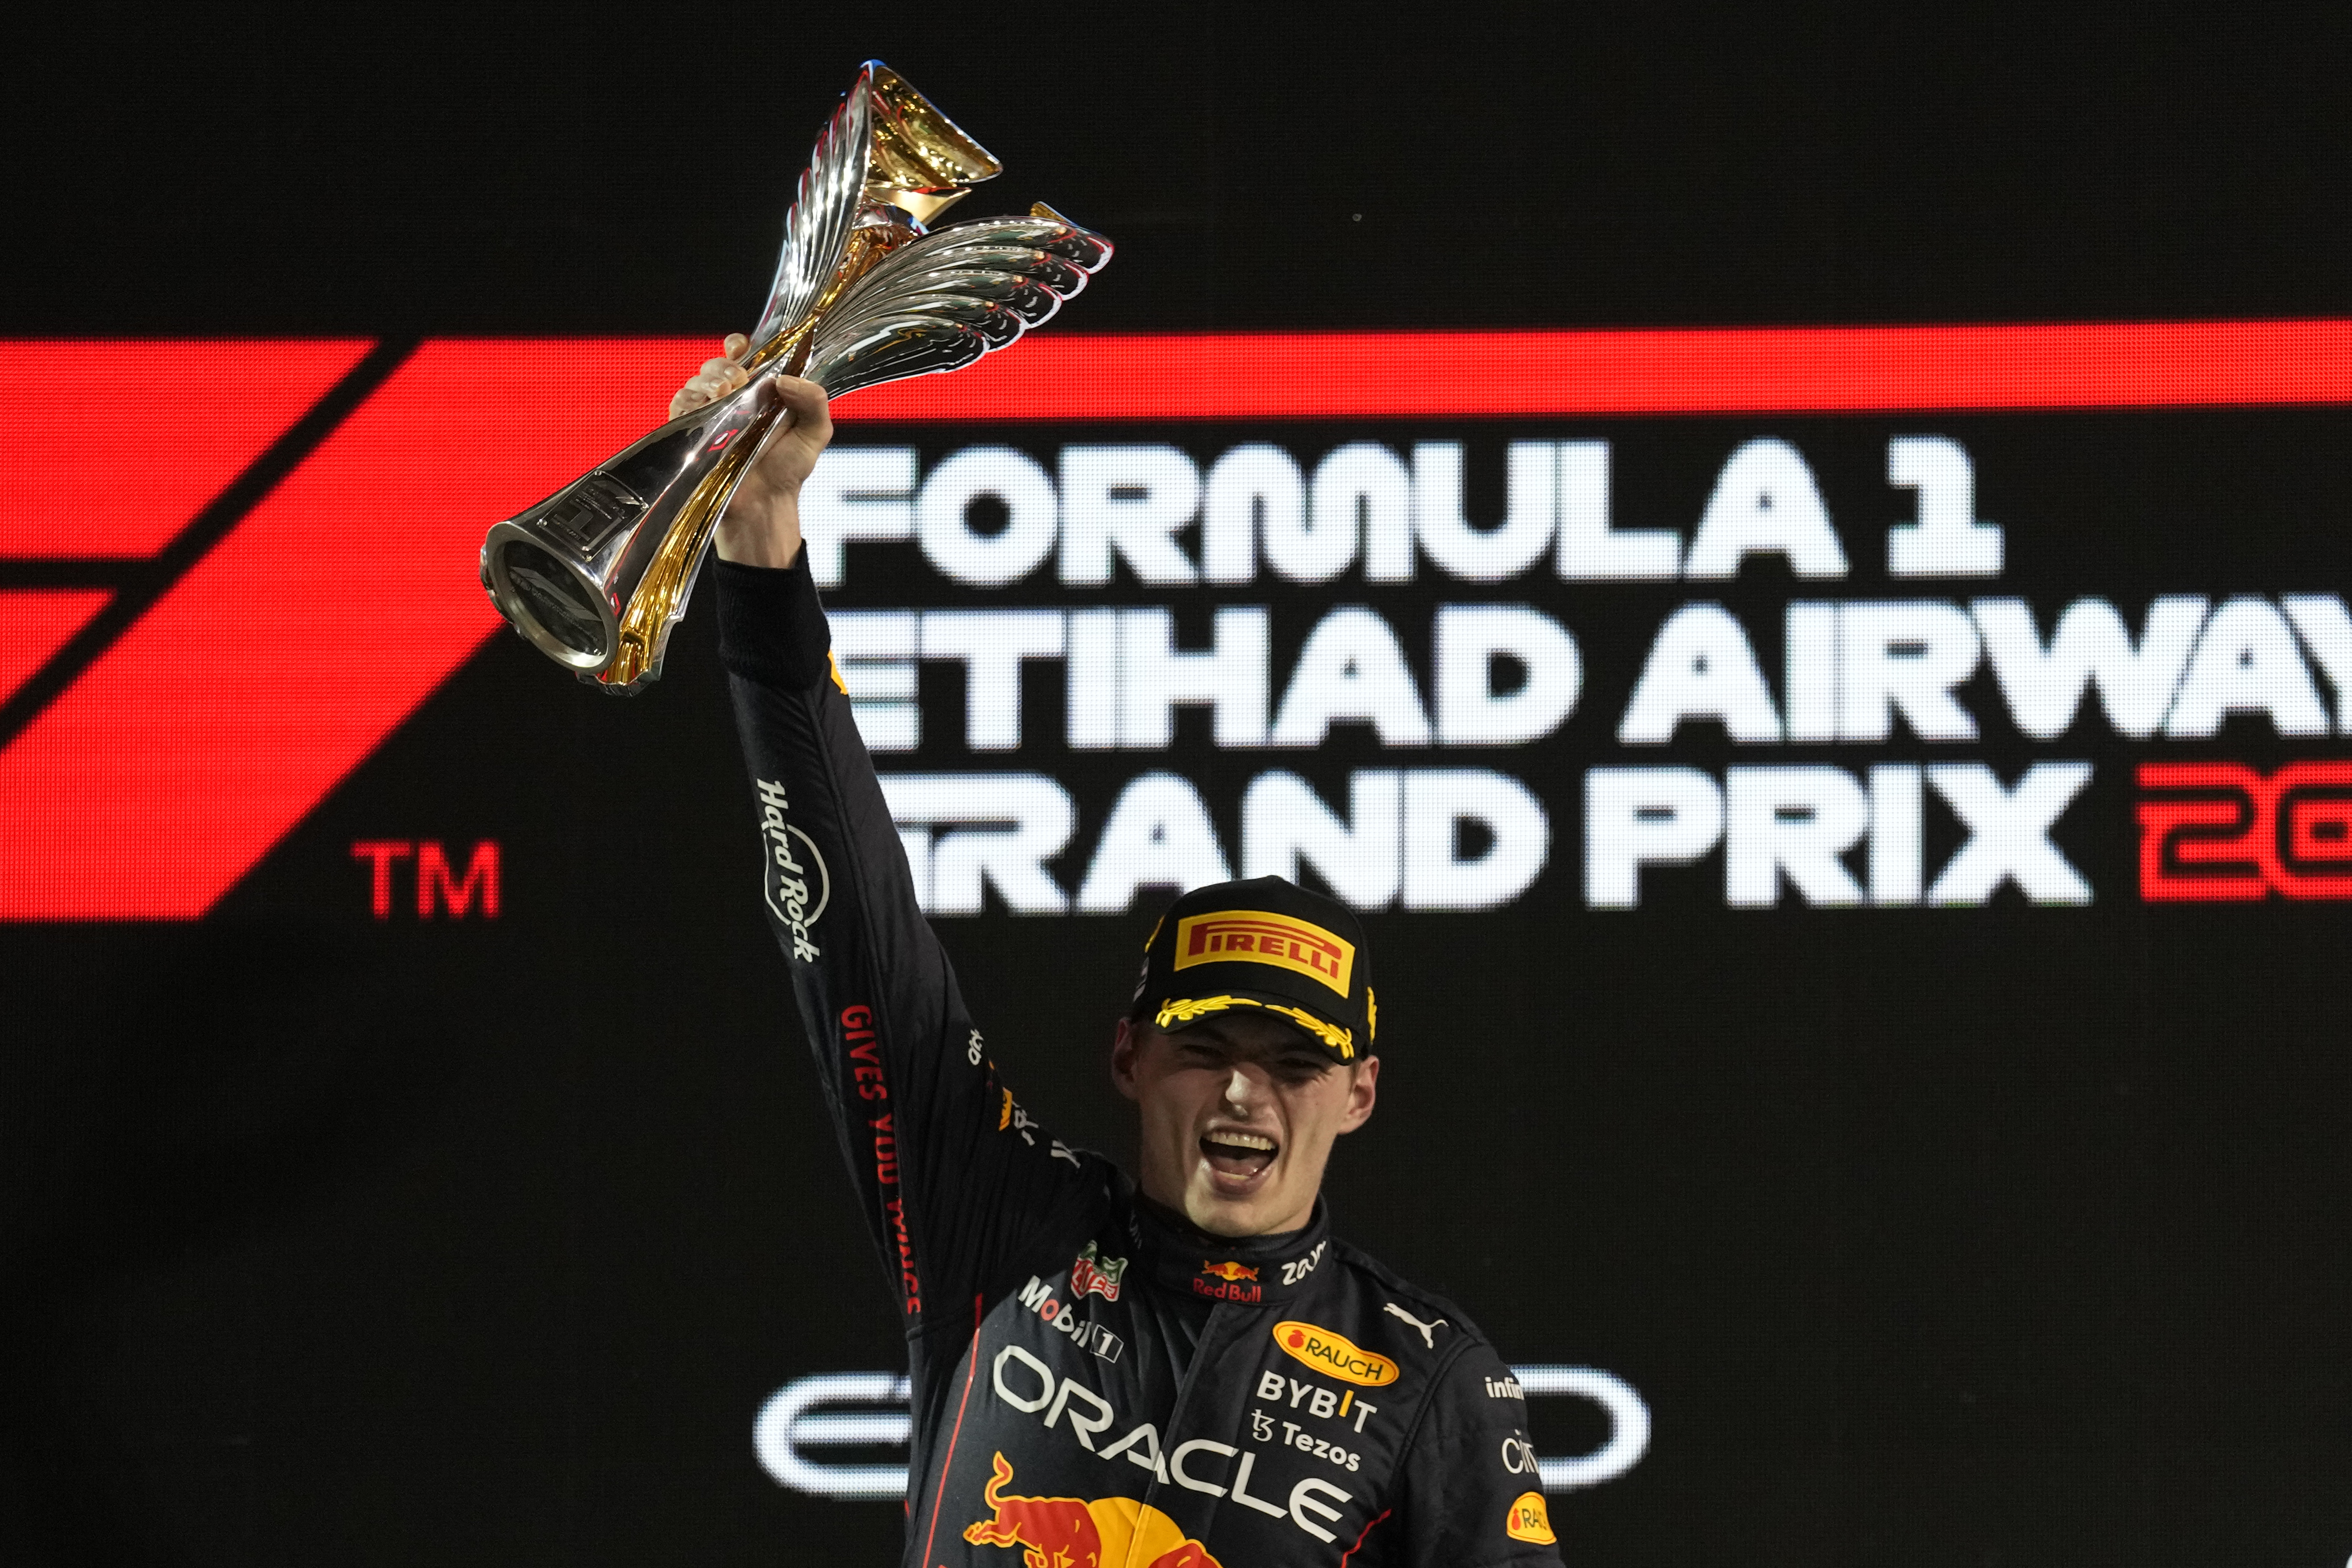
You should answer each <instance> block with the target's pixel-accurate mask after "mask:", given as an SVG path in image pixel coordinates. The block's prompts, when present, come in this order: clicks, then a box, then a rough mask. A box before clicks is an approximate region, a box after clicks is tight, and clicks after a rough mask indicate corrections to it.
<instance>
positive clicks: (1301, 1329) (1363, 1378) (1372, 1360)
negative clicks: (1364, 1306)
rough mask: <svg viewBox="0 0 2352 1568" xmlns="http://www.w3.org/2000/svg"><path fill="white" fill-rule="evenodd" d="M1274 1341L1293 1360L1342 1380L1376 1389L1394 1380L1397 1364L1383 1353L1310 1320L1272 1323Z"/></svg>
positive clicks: (1395, 1378)
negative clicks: (1319, 1326)
mask: <svg viewBox="0 0 2352 1568" xmlns="http://www.w3.org/2000/svg"><path fill="white" fill-rule="evenodd" d="M1274 1342H1275V1343H1276V1344H1278V1345H1280V1346H1281V1347H1282V1348H1283V1351H1284V1352H1285V1353H1286V1354H1287V1355H1289V1356H1290V1357H1291V1359H1293V1360H1294V1361H1302V1362H1305V1363H1307V1365H1308V1366H1311V1367H1313V1368H1314V1369H1315V1370H1316V1371H1318V1372H1320V1373H1327V1374H1328V1375H1329V1376H1332V1377H1336V1378H1339V1380H1340V1381H1341V1382H1343V1383H1353V1384H1360V1385H1361V1386H1363V1387H1365V1388H1379V1387H1381V1385H1383V1384H1391V1383H1394V1382H1395V1381H1396V1380H1397V1363H1394V1362H1392V1361H1391V1360H1389V1358H1388V1357H1386V1356H1384V1355H1380V1354H1378V1353H1376V1352H1371V1351H1368V1350H1364V1349H1362V1348H1361V1347H1360V1346H1359V1345H1357V1343H1356V1342H1354V1341H1353V1340H1350V1339H1349V1338H1348V1337H1347V1336H1346V1335H1345V1334H1335V1333H1333V1332H1332V1331H1330V1330H1328V1329H1318V1328H1317V1327H1316V1326H1315V1325H1314V1324H1312V1323H1298V1322H1280V1323H1276V1324H1275V1325H1274Z"/></svg>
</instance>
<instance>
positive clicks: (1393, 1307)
mask: <svg viewBox="0 0 2352 1568" xmlns="http://www.w3.org/2000/svg"><path fill="white" fill-rule="evenodd" d="M1387 1311H1388V1314H1389V1316H1391V1317H1392V1318H1402V1319H1403V1320H1404V1321H1406V1322H1408V1323H1411V1324H1412V1326H1413V1327H1414V1328H1416V1329H1419V1330H1420V1331H1421V1342H1422V1344H1423V1346H1424V1347H1425V1348H1427V1349H1429V1350H1435V1349H1436V1348H1437V1341H1436V1339H1435V1338H1434V1337H1433V1335H1432V1334H1431V1332H1430V1331H1431V1330H1433V1329H1440V1328H1444V1326H1445V1320H1444V1319H1443V1318H1440V1319H1438V1320H1437V1321H1435V1322H1433V1323H1424V1322H1423V1321H1421V1320H1420V1319H1419V1318H1416V1317H1414V1316H1413V1315H1412V1313H1411V1312H1408V1311H1406V1310H1404V1309H1403V1308H1402V1307H1400V1306H1398V1305H1397V1304H1396V1303H1395V1302H1394V1301H1391V1302H1390V1303H1389V1304H1388V1308H1387Z"/></svg>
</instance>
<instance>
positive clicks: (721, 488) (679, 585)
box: [598, 348, 807, 688]
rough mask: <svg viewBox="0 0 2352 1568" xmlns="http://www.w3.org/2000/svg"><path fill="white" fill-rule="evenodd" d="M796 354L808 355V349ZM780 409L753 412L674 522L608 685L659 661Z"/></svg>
mask: <svg viewBox="0 0 2352 1568" xmlns="http://www.w3.org/2000/svg"><path fill="white" fill-rule="evenodd" d="M797 357H799V358H802V359H805V358H806V357H807V351H806V350H805V348H803V350H802V351H801V353H800V354H799V355H798V356H797ZM782 412H783V404H782V401H781V400H780V399H777V398H775V397H774V396H773V395H772V393H771V395H770V397H769V399H768V401H767V405H766V406H765V407H763V408H761V410H759V412H757V413H755V414H754V415H752V416H751V420H750V421H749V422H748V423H747V424H745V426H743V429H742V432H741V434H740V435H739V436H737V437H736V438H735V440H734V442H733V443H732V444H731V445H730V447H728V449H727V451H726V452H725V454H724V455H722V456H721V457H720V458H719V461H718V462H717V463H715V464H713V465H712V466H711V468H710V471H709V472H708V473H706V474H704V475H703V476H702V479H701V480H700V482H698V484H697V485H696V486H695V487H694V492H693V493H692V494H691V495H689V496H688V497H687V499H686V500H685V502H684V504H682V505H681V506H680V507H679V508H678V510H677V516H676V517H674V518H672V519H671V520H670V525H669V530H668V531H667V532H666V533H665V534H664V535H663V536H662V542H661V545H660V548H658V549H657V550H656V551H655V552H654V558H653V560H652V562H651V563H649V564H648V565H647V566H646V572H645V575H644V576H643V577H641V578H639V579H638V581H637V588H636V592H635V593H634V594H632V595H629V602H628V604H627V605H626V606H625V608H624V610H623V612H622V615H621V635H620V643H619V649H618V651H617V652H616V653H615V654H614V658H613V663H612V665H611V667H610V668H607V669H605V670H604V672H603V673H602V674H601V675H600V676H599V677H598V679H599V680H600V681H602V682H603V683H604V685H605V686H608V687H613V688H625V687H628V686H631V685H634V684H635V682H636V681H637V680H638V679H641V678H643V677H644V676H645V675H646V673H647V672H648V671H649V670H651V669H653V668H654V667H655V666H656V664H657V663H658V662H659V661H660V658H661V647H662V645H663V642H664V640H665V638H664V633H665V632H666V631H667V628H668V626H669V625H670V623H671V622H673V621H675V620H676V619H677V617H678V616H679V615H681V614H682V613H684V611H685V608H686V596H687V595H688V592H689V591H691V589H692V588H693V586H694V572H695V568H696V567H697V566H698V565H699V564H700V563H701V561H702V552H704V551H705V550H707V549H709V545H710V536H711V534H712V532H713V531H715V530H716V529H717V528H718V526H719V518H720V517H722V516H724V515H725V514H726V510H727V503H728V502H729V501H730V500H733V499H734V496H735V487H736V486H737V485H738V484H740V483H741V482H742V479H743V476H744V474H745V473H747V472H749V471H750V469H751V465H752V464H753V463H755V462H757V461H758V460H759V457H760V449H761V447H764V446H766V445H767V441H768V437H769V436H770V435H771V434H772V433H773V432H774V430H775V427H776V422H777V416H779V415H781V414H782Z"/></svg>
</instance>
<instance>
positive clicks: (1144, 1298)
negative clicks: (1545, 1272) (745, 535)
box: [715, 552, 1559, 1568]
mask: <svg viewBox="0 0 2352 1568" xmlns="http://www.w3.org/2000/svg"><path fill="white" fill-rule="evenodd" d="M715 564H716V572H715V576H716V578H717V582H716V584H715V586H716V588H717V590H718V593H717V597H718V604H719V626H720V637H721V652H722V657H723V658H724V659H725V662H726V665H727V668H728V669H729V670H730V674H731V676H732V683H733V688H734V700H735V712H736V717H737V721H738V722H739V724H740V728H741V731H742V738H743V748H744V751H745V752H746V754H747V757H748V761H749V763H750V767H751V783H752V787H753V792H754V796H755V800H756V803H757V804H756V816H757V820H758V822H759V826H760V839H761V846H762V854H763V861H764V872H763V883H764V890H765V896H766V903H767V906H768V917H769V921H770V922H771V923H772V926H773V927H774V929H775V932H776V939H777V941H778V942H779V943H780V944H781V945H782V947H783V949H784V952H785V954H786V958H787V962H788V963H789V964H790V965H791V968H792V974H793V986H794V989H795V991H796V992H797V994H798V995H799V999H800V1008H801V1016H802V1020H803V1023H804V1025H805V1026H806V1028H807V1031H808V1037H809V1043H810V1045H811V1047H813V1048H814V1051H815V1054H816V1061H817V1068H818V1071H819V1074H820V1076H821V1077H822V1079H823V1080H824V1087H825V1093H826V1096H827V1098H828V1100H829V1101H830V1103H831V1106H832V1110H833V1114H834V1120H835V1125H836V1127H837V1128H838V1129H839V1131H840V1133H841V1140H842V1152H843V1153H844V1154H845V1155H846V1156H847V1158H848V1161H849V1169H850V1174H851V1177H852V1179H853V1180H854V1181H855V1182H856V1187H857V1193H858V1197H859V1201H860V1205H861V1206H862V1207H863V1208H864V1210H865V1212H866V1222H867V1223H868V1224H869V1225H871V1226H873V1227H874V1233H875V1236H876V1237H877V1240H878V1241H879V1242H880V1243H881V1247H882V1254H883V1258H884V1262H885V1266H886V1268H887V1269H888V1271H889V1273H890V1274H891V1276H892V1277H893V1279H894V1281H895V1284H894V1287H893V1289H894V1293H895V1294H896V1295H897V1296H898V1299H899V1300H900V1303H901V1310H902V1312H903V1314H904V1318H905V1322H906V1331H907V1343H908V1375H909V1379H910V1385H911V1390H912V1394H911V1398H912V1404H913V1412H914V1436H913V1441H912V1452H911V1454H910V1457H909V1458H910V1464H909V1471H908V1477H909V1479H908V1539H907V1551H906V1555H905V1559H904V1561H905V1563H908V1564H909V1565H916V1568H939V1565H941V1564H975V1565H977V1564H987V1565H991V1568H1011V1565H1012V1564H1014V1563H1026V1564H1028V1565H1030V1568H1109V1565H1110V1564H1121V1565H1125V1568H1211V1565H1219V1568H1270V1565H1273V1564H1281V1563H1333V1564H1336V1563H1355V1564H1360V1565H1365V1568H1370V1565H1371V1564H1379V1563H1413V1564H1429V1565H1432V1568H1483V1565H1486V1564H1496V1563H1558V1562H1559V1556H1558V1554H1557V1552H1556V1550H1555V1548H1554V1547H1553V1545H1551V1544H1550V1542H1551V1540H1552V1535H1551V1531H1550V1528H1549V1523H1548V1522H1547V1520H1546V1515H1545V1510H1544V1506H1543V1503H1544V1500H1543V1496H1542V1490H1541V1482H1540V1480H1539V1479H1538V1476H1537V1473H1536V1462H1535V1453H1534V1450H1533V1448H1532V1447H1530V1445H1529V1443H1528V1434H1527V1430H1526V1410H1527V1406H1526V1403H1525V1397H1524V1395H1523V1394H1521V1392H1520V1390H1519V1386H1518V1384H1517V1383H1516V1382H1515V1381H1514V1380H1513V1379H1512V1377H1511V1374H1510V1371H1509V1369H1508V1367H1507V1366H1506V1365H1505V1364H1504V1363H1503V1361H1502V1360H1501V1358H1500V1357H1499V1356H1497V1355H1496V1352H1495V1351H1494V1349H1493V1348H1492V1347H1491V1346H1489V1345H1488V1344H1487V1342H1486V1340H1485V1339H1484V1338H1483V1337H1482V1336H1481V1335H1480V1334H1479V1333H1478V1331H1477V1330H1476V1329H1475V1328H1474V1327H1472V1326H1471V1324H1470V1322H1469V1321H1468V1320H1467V1319H1466V1318H1465V1317H1464V1316H1463V1315H1462V1312H1461V1310H1460V1309H1459V1308H1456V1307H1455V1306H1454V1305H1453V1304H1452V1303H1451V1302H1448V1301H1446V1300H1443V1299H1441V1298H1439V1297H1436V1296H1433V1295H1431V1294H1429V1293H1428V1292H1427V1291H1424V1290H1419V1289H1414V1288H1413V1287H1412V1286H1410V1285H1408V1284H1406V1283H1405V1282H1404V1281H1403V1280H1402V1279H1398V1278H1397V1277H1396V1276H1395V1275H1393V1274H1391V1273H1390V1272H1389V1271H1388V1270H1387V1269H1386V1268H1382V1267H1381V1265H1380V1264H1378V1263H1376V1262H1374V1261H1373V1260H1372V1259H1371V1258H1368V1257H1366V1256H1365V1255H1364V1254H1362V1253H1360V1252H1359V1251H1357V1250H1356V1249H1355V1248H1354V1247H1349V1245H1348V1244H1347V1243H1346V1242H1344V1241H1340V1240H1339V1239H1337V1238H1336V1237H1332V1236H1331V1235H1330V1234H1329V1233H1328V1230H1327V1228H1326V1225H1325V1218H1324V1213H1323V1207H1322V1205H1320V1204H1319V1203H1318V1205H1317V1206H1316V1211H1315V1217H1314V1220H1313V1222H1312V1223H1311V1224H1309V1225H1308V1226H1307V1228H1306V1229H1304V1230H1300V1231H1296V1232H1292V1233H1290V1234H1288V1235H1284V1236H1274V1237H1255V1238H1252V1239H1249V1240H1246V1241H1240V1242H1235V1241H1232V1240H1219V1239H1216V1238H1213V1237H1206V1236H1203V1235H1202V1234H1201V1233H1199V1232H1196V1231H1194V1230H1192V1228H1191V1227H1190V1226H1187V1225H1186V1224H1184V1222H1183V1221H1182V1219H1181V1216H1178V1215H1172V1214H1170V1213H1168V1212H1167V1211H1164V1210H1160V1209H1159V1208H1158V1207H1157V1205H1151V1204H1150V1202H1149V1201H1148V1200H1146V1199H1144V1198H1142V1197H1141V1196H1140V1195H1139V1194H1138V1192H1137V1191H1136V1188H1135V1186H1134V1184H1132V1183H1131V1182H1130V1181H1129V1179H1128V1178H1127V1176H1126V1175H1125V1174H1123V1173H1121V1172H1120V1171H1119V1170H1118V1168H1117V1167H1115V1166H1113V1165H1112V1164H1111V1163H1109V1162H1108V1161H1107V1160H1105V1159H1103V1158H1102V1157H1101V1156H1100V1155H1097V1154H1093V1153H1087V1152H1080V1151H1076V1150H1072V1149H1069V1148H1066V1147H1065V1146H1064V1145H1063V1144H1061V1143H1060V1142H1056V1141H1055V1140H1054V1139H1053V1138H1051V1137H1049V1136H1047V1135H1046V1133H1045V1131H1044V1129H1042V1128H1040V1127H1039V1126H1037V1125H1036V1123H1035V1122H1034V1121H1033V1120H1032V1119H1031V1118H1030V1117H1029V1115H1028V1114H1027V1113H1026V1112H1025V1111H1024V1110H1022V1108H1021V1106H1020V1103H1019V1102H1018V1101H1017V1100H1014V1099H1013V1093H1012V1091H1011V1090H1010V1089H1007V1088H1005V1087H1004V1085H1003V1083H1002V1082H1001V1081H1000V1080H999V1079H998V1076H997V1072H996V1068H995V1064H994V1063H993V1062H992V1061H991V1060H990V1059H989V1058H988V1054H987V1052H986V1050H985V1048H984V1047H983V1046H982V1041H981V1036H980V1031H979V1030H978V1029H976V1028H974V1027H973V1026H972V1021H971V1017H970V1016H968V1015H967V1014H966V1012H965V1009H964V1004H963V998H962V996H961V994H960V992H959V990H958V988H957V985H956V977H955V974H954V973H953V972H952V971H951V970H950V968H949V966H948V962H947V957H946V954H945V953H944V952H942V951H941V950H940V944H939V942H938V940H937V939H936V938H935V937H934V936H933V934H932V932H931V930H930V928H929V925H928V924H927V923H926V922H925V921H924V919H923V915H922V912H921V910H920V909H919V906H918V904H917V902H916V898H915V892H914V886H913V881H912V879H911V877H910V876H909V874H908V866H907V859H906V854H905V850H904V848H903V847H902V846H901V844H900V842H899V838H898V832H897V830H896V829H895V827H894V826H892V823H891V819H890V813H889V809H888V807H887V805H885V804H884V800H883V795H882V791H881V788H880V785H879V784H878V783H877V780H876V777H875V773H874V766H873V763H872V762H871V761H870V760H869V759H868V758H867V756H866V748H865V746H864V745H863V744H862V743H861V742H860V741H859V739H858V735H857V730H856V725H855V723H854V721H853V720H852V717H851V713H850V707H849V701H848V699H847V698H846V697H845V696H844V695H843V694H842V692H841V691H840V689H838V684H837V682H836V681H835V679H833V678H832V675H831V672H830V661H829V656H828V651H827V650H828V642H829V639H828V636H827V632H826V628H825V625H824V614H823V611H822V609H821V608H820V606H819V605H818V602H817V596H816V590H815V587H814V584H813V583H812V581H811V578H810V576H809V573H808V569H807V557H806V553H805V552H803V555H802V558H801V561H800V563H798V564H796V565H795V566H793V568H790V569H788V570H784V571H761V570H759V569H756V568H751V567H742V566H736V565H732V564H730V563H715Z"/></svg>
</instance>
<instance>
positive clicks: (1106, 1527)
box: [963, 1453, 1223, 1568]
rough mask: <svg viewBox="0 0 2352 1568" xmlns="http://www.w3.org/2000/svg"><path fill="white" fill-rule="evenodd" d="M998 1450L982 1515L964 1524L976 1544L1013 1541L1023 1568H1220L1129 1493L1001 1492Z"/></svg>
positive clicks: (1008, 1474)
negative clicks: (1031, 1494)
mask: <svg viewBox="0 0 2352 1568" xmlns="http://www.w3.org/2000/svg"><path fill="white" fill-rule="evenodd" d="M1012 1481H1013V1465H1012V1462H1011V1461H1010V1460H1008V1459H1006V1458H1005V1457H1004V1456H1003V1454H1002V1453H999V1454H998V1455H997V1456H996V1473H995V1474H994V1475H993V1476H992V1477H991V1478H990V1479H989V1483H988V1487H987V1489H985V1490H984V1491H982V1493H981V1500H982V1502H985V1503H986V1504H987V1505H988V1507H989V1517H988V1518H986V1519H983V1520H979V1521H974V1522H973V1523H972V1524H971V1525H969V1526H967V1527H966V1528H965V1530H964V1532H963V1538H964V1539H965V1540H966V1541H969V1542H971V1543H972V1544H973V1545H975V1546H1018V1547H1021V1548H1022V1549H1023V1551H1022V1553H1021V1561H1022V1563H1023V1564H1024V1568H1130V1565H1131V1568H1223V1565H1222V1564H1220V1563H1218V1562H1217V1560H1216V1559H1215V1558H1214V1557H1212V1556H1211V1555H1209V1549H1208V1548H1207V1547H1205V1546H1203V1545H1202V1544H1201V1543H1200V1542H1197V1541H1195V1540H1193V1539H1192V1537H1191V1536H1189V1535H1186V1534H1185V1533H1184V1531H1182V1530H1181V1529H1180V1528H1178V1526H1177V1523H1176V1521H1174V1520H1172V1519H1170V1518H1169V1517H1168V1516H1167V1515H1166V1514H1164V1513H1162V1512H1160V1510H1158V1509H1156V1508H1153V1507H1152V1506H1151V1505H1150V1503H1147V1502H1138V1501H1137V1500H1135V1499H1133V1498H1123V1497H1107V1498H1074V1497H1019V1496H1014V1495H1012V1494H1010V1493H1007V1492H1006V1491H1005V1488H1006V1487H1007V1486H1009V1485H1011V1484H1012Z"/></svg>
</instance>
